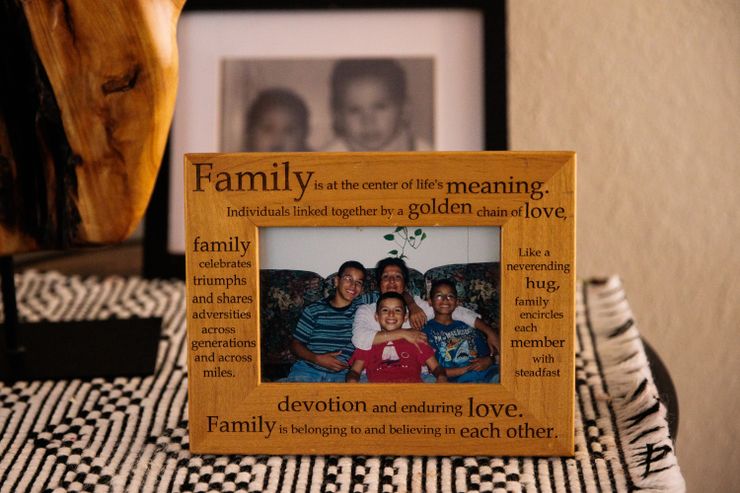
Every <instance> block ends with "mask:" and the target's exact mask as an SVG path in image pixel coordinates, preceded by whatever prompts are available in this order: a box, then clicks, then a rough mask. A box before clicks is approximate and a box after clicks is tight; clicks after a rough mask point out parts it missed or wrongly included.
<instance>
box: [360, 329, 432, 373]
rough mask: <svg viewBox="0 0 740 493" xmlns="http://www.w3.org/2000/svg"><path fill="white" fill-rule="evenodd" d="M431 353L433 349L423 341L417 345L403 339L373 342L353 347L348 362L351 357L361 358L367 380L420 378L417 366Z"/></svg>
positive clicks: (419, 368)
mask: <svg viewBox="0 0 740 493" xmlns="http://www.w3.org/2000/svg"><path fill="white" fill-rule="evenodd" d="M432 356H434V350H433V349H432V348H431V347H429V346H428V345H427V344H424V343H421V344H419V347H416V346H415V345H414V344H412V343H410V342H408V341H407V340H406V339H399V340H397V341H390V342H387V343H380V344H374V345H373V347H371V348H370V349H368V350H364V349H355V352H354V353H353V354H352V358H350V360H349V364H350V366H352V363H354V362H355V361H358V360H359V361H364V362H365V371H366V372H367V379H368V381H369V382H373V383H378V382H410V383H413V382H421V367H422V366H423V365H424V362H425V361H426V360H428V359H429V358H430V357H432Z"/></svg>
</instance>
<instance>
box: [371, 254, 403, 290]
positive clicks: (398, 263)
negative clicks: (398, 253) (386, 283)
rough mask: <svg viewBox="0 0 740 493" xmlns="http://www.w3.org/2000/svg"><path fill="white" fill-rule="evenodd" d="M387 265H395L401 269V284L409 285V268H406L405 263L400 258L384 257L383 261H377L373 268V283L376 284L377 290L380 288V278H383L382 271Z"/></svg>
mask: <svg viewBox="0 0 740 493" xmlns="http://www.w3.org/2000/svg"><path fill="white" fill-rule="evenodd" d="M389 265H395V266H396V267H398V268H399V269H401V275H402V276H403V283H404V284H408V283H409V268H408V267H406V262H404V261H403V259H400V258H394V257H386V258H384V259H383V260H381V261H379V262H378V263H377V265H376V266H375V281H376V282H377V284H378V288H380V278H381V277H383V271H384V270H385V268H386V267H388V266H389Z"/></svg>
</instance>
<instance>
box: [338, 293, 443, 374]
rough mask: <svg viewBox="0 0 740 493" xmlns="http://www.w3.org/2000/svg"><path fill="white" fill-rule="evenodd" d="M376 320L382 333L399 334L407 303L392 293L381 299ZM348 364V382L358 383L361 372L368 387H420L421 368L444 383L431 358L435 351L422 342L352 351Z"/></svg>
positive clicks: (392, 342) (393, 344)
mask: <svg viewBox="0 0 740 493" xmlns="http://www.w3.org/2000/svg"><path fill="white" fill-rule="evenodd" d="M375 319H376V320H377V321H378V323H379V324H380V327H381V328H382V330H383V331H384V332H395V331H398V330H399V329H400V328H401V326H402V325H403V323H404V322H405V321H406V302H405V301H404V299H403V296H401V295H400V294H399V293H395V292H392V291H391V292H387V293H384V294H383V295H381V296H380V299H379V300H378V303H377V309H376V312H375ZM349 363H350V370H349V372H348V373H347V377H346V378H347V382H358V381H359V380H360V373H361V372H362V370H363V369H364V370H366V372H367V379H368V381H369V382H371V383H383V382H394V383H397V382H404V383H419V382H421V381H422V380H421V369H422V367H423V366H424V365H426V366H427V368H429V372H430V373H431V374H432V375H434V376H435V378H436V381H437V382H446V381H447V376H446V375H445V370H444V368H442V367H441V366H440V365H439V363H438V362H437V359H436V358H435V357H434V350H433V349H432V348H430V347H429V346H428V345H427V344H426V343H423V342H419V343H417V344H414V343H411V342H408V341H406V340H404V339H397V340H392V341H388V342H382V343H379V344H374V345H373V346H372V347H371V348H370V349H369V350H362V349H357V350H355V352H354V354H353V355H352V358H351V359H350V361H349Z"/></svg>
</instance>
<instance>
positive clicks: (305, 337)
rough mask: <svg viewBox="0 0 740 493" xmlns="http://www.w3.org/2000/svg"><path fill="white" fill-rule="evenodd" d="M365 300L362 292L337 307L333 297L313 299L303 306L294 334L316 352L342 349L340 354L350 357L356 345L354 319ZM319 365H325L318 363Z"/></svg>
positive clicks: (342, 356)
mask: <svg viewBox="0 0 740 493" xmlns="http://www.w3.org/2000/svg"><path fill="white" fill-rule="evenodd" d="M363 302H364V299H363V298H362V297H360V296H358V297H357V298H355V299H354V300H352V303H350V304H349V305H347V306H345V307H342V308H334V307H333V306H331V303H329V298H327V299H324V300H321V301H317V302H315V303H311V304H310V305H308V306H307V307H305V308H304V309H303V312H302V313H301V318H299V319H298V324H297V325H296V327H295V330H294V331H293V338H294V339H295V340H297V341H299V342H301V343H303V344H304V345H305V346H306V348H308V350H309V351H311V352H313V353H316V354H326V353H332V352H334V351H342V354H340V355H339V356H338V358H339V359H340V360H342V361H345V362H346V361H348V360H349V358H350V356H352V352H353V351H354V349H355V347H354V346H353V345H352V322H353V321H354V319H355V312H356V311H357V308H358V307H359V306H360V305H361V304H362V303H363ZM307 363H308V364H309V365H311V366H313V367H315V368H320V369H322V370H325V368H323V367H321V366H319V365H316V364H314V363H311V362H308V361H307Z"/></svg>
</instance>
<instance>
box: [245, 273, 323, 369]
mask: <svg viewBox="0 0 740 493" xmlns="http://www.w3.org/2000/svg"><path fill="white" fill-rule="evenodd" d="M323 282H324V279H323V278H322V277H321V276H319V275H318V274H316V273H314V272H308V271H302V270H283V269H263V270H260V337H261V338H262V341H261V344H260V346H261V351H262V363H263V364H272V363H286V362H292V361H294V358H293V355H292V354H291V353H290V349H289V347H290V338H291V336H292V334H293V329H294V328H295V326H296V324H297V323H298V319H299V318H300V316H301V311H302V310H303V307H304V306H306V305H308V304H310V303H313V302H314V301H318V300H320V299H321V298H322V297H323V292H322V287H323Z"/></svg>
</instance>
